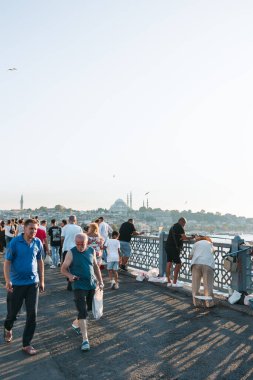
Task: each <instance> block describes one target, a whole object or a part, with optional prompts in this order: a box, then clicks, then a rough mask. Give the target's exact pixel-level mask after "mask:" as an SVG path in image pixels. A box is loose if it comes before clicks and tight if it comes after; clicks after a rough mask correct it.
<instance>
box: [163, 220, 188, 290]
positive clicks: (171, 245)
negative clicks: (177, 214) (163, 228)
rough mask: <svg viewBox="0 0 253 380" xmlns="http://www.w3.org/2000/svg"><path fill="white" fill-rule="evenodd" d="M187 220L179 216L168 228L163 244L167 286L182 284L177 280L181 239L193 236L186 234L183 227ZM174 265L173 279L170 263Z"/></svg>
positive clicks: (181, 246)
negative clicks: (171, 277)
mask: <svg viewBox="0 0 253 380" xmlns="http://www.w3.org/2000/svg"><path fill="white" fill-rule="evenodd" d="M186 223H187V221H186V219H185V218H180V219H179V220H178V222H177V223H175V224H173V226H172V227H171V228H170V230H169V235H168V238H167V241H166V244H165V251H166V253H167V266H166V274H167V278H168V284H167V286H173V287H181V286H183V285H182V284H181V283H180V282H178V281H177V279H178V275H179V271H180V268H181V258H180V253H181V250H182V248H183V241H185V240H192V239H193V238H194V237H195V236H186V235H185V230H184V227H185V225H186ZM173 263H174V264H176V265H175V269H174V276H173V281H171V279H170V274H171V269H172V265H173Z"/></svg>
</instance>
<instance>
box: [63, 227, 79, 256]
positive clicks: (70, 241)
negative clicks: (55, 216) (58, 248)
mask: <svg viewBox="0 0 253 380" xmlns="http://www.w3.org/2000/svg"><path fill="white" fill-rule="evenodd" d="M82 233H83V230H82V228H81V227H80V226H77V225H76V224H66V226H64V227H63V228H62V231H61V236H62V237H64V241H63V247H62V250H63V251H69V250H70V249H71V248H73V247H74V246H75V245H76V243H75V237H76V235H77V234H82Z"/></svg>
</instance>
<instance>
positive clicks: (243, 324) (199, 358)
mask: <svg viewBox="0 0 253 380" xmlns="http://www.w3.org/2000/svg"><path fill="white" fill-rule="evenodd" d="M1 262H2V261H1ZM46 278H47V289H46V293H45V294H43V295H42V296H41V297H40V302H39V313H38V325H37V330H36V334H35V337H34V341H33V344H34V346H35V347H36V348H38V349H39V354H38V355H37V356H36V357H27V356H25V354H24V353H22V352H21V350H20V347H21V335H22V330H23V326H24V316H25V314H24V313H22V314H21V316H20V317H19V319H18V321H17V322H16V325H15V329H14V334H15V340H14V342H13V343H11V344H6V343H4V342H3V340H1V345H0V378H1V379H4V380H11V379H28V380H29V379H34V378H35V380H40V379H48V380H51V379H55V380H58V379H96V378H97V379H100V380H104V379H105V380H107V379H108V380H109V379H110V380H113V379H115V380H116V379H117V380H120V379H125V380H137V379H145V380H146V379H147V380H148V379H174V380H176V379H182V380H183V379H185V380H188V379H191V378H192V379H197V380H198V379H208V380H209V379H210V380H211V379H236V380H238V379H253V368H252V358H253V353H252V339H253V327H252V319H251V318H252V317H250V316H248V315H245V314H242V313H238V312H237V311H233V310H230V309H227V308H225V307H223V306H218V307H216V308H215V309H212V310H210V311H209V310H205V309H193V308H192V305H191V298H190V297H189V296H187V295H186V294H182V293H180V291H179V290H177V289H169V290H168V289H167V288H166V287H164V286H160V285H159V286H155V285H152V284H150V283H145V282H144V283H139V282H136V281H135V280H134V279H133V278H131V277H129V276H126V275H121V276H120V289H119V290H118V291H116V290H110V289H109V285H108V281H107V280H106V289H105V292H104V317H103V318H102V319H101V320H100V321H89V322H88V329H89V339H90V343H91V351H90V352H88V353H83V352H81V351H80V344H81V338H80V337H79V336H77V335H76V334H75V332H74V331H72V329H71V327H70V326H71V321H72V320H73V319H74V318H75V314H76V312H75V306H74V302H73V295H72V293H71V292H67V291H66V290H65V288H66V282H65V280H64V279H63V278H62V276H61V275H60V274H59V270H58V269H57V270H54V271H53V270H50V269H46ZM105 278H107V275H106V274H105ZM4 292H5V291H4V289H3V288H2V289H1V293H0V294H1V296H2V297H1V298H0V301H1V302H0V311H1V323H3V319H4V314H5V300H4V298H3V297H4ZM3 313H4V314H3Z"/></svg>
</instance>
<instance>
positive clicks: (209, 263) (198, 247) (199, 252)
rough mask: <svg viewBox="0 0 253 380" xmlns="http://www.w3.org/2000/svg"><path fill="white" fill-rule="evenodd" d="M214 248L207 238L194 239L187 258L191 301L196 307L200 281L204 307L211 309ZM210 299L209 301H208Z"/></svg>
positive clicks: (212, 304) (212, 303)
mask: <svg viewBox="0 0 253 380" xmlns="http://www.w3.org/2000/svg"><path fill="white" fill-rule="evenodd" d="M213 253H214V248H213V243H212V240H211V239H210V238H209V237H208V236H199V237H196V243H195V244H193V246H192V250H191V253H190V256H189V258H190V259H191V271H192V299H193V304H194V306H198V303H199V301H198V298H195V296H199V295H200V293H199V288H200V283H201V279H202V280H203V285H204V296H205V297H207V299H206V300H205V304H206V307H213V306H214V302H213V282H214V269H215V261H214V255H213ZM208 298H210V299H208Z"/></svg>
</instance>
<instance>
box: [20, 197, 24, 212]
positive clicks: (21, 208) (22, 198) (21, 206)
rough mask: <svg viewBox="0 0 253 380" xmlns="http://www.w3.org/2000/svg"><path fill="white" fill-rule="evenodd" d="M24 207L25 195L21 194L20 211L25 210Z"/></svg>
mask: <svg viewBox="0 0 253 380" xmlns="http://www.w3.org/2000/svg"><path fill="white" fill-rule="evenodd" d="M23 206H24V197H23V194H21V198H20V210H23Z"/></svg>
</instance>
